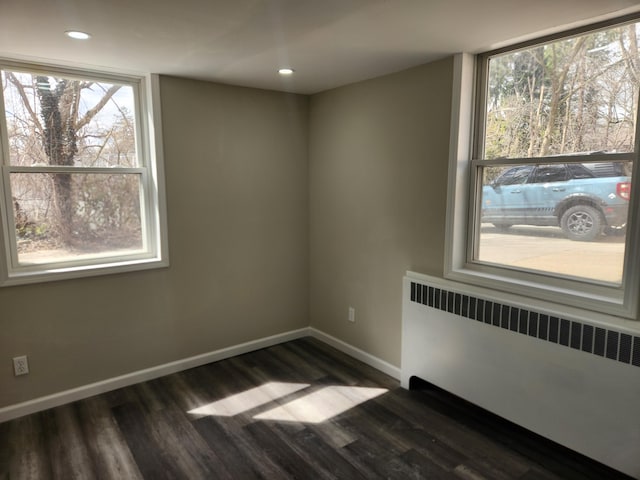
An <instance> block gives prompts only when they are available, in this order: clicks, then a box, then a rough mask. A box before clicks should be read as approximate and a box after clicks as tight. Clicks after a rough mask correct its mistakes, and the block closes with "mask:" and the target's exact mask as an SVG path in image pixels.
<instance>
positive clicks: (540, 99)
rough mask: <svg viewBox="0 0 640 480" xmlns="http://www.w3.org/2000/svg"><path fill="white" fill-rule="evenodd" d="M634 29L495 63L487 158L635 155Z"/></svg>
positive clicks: (489, 81) (511, 55)
mask: <svg viewBox="0 0 640 480" xmlns="http://www.w3.org/2000/svg"><path fill="white" fill-rule="evenodd" d="M637 29H638V27H637V24H636V23H632V24H630V25H624V26H619V27H614V28H609V29H605V30H600V31H597V32H593V33H589V34H586V35H580V36H574V37H571V38H566V39H562V40H558V41H554V42H549V43H545V44H542V45H537V46H534V47H529V48H524V49H520V50H517V51H510V52H507V53H503V54H499V55H495V56H491V57H490V58H489V68H488V76H487V96H486V103H485V108H484V110H485V111H486V116H485V122H484V123H485V136H484V138H483V139H482V141H483V151H484V153H483V155H482V158H486V159H493V158H530V157H545V156H551V155H564V154H570V153H571V154H575V153H581V152H618V153H622V152H633V151H634V150H635V125H636V105H637V102H638V73H639V70H638V68H639V66H638V64H639V62H638V40H637V37H638V32H637Z"/></svg>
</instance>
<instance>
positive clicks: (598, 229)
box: [481, 162, 631, 241]
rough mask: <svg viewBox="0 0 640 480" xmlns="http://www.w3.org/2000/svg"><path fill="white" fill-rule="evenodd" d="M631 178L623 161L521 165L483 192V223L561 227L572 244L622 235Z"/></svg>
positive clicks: (513, 168)
mask: <svg viewBox="0 0 640 480" xmlns="http://www.w3.org/2000/svg"><path fill="white" fill-rule="evenodd" d="M630 194H631V177H629V176H627V175H626V174H625V168H624V165H623V163H621V162H612V163H592V164H589V163H584V164H582V163H566V164H549V165H519V166H515V167H512V168H509V169H508V170H506V171H505V172H503V173H502V174H501V175H500V176H499V177H498V178H497V179H496V180H495V181H493V182H492V183H491V184H489V185H485V186H483V188H482V209H481V215H482V216H481V221H482V222H483V223H493V224H494V225H495V226H496V227H498V228H501V229H506V228H509V227H511V226H512V225H538V226H559V227H560V228H562V230H563V231H564V233H565V234H566V235H567V237H568V238H570V239H571V240H581V241H592V240H596V239H597V238H598V237H599V236H600V235H601V234H602V233H603V232H606V233H613V232H624V228H625V227H626V223H627V213H628V211H629V197H630Z"/></svg>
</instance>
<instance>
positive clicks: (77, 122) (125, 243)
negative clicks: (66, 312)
mask: <svg viewBox="0 0 640 480" xmlns="http://www.w3.org/2000/svg"><path fill="white" fill-rule="evenodd" d="M14 65H15V68H13V67H14ZM1 75H2V107H3V112H4V115H3V118H1V119H0V121H2V122H3V124H2V129H1V131H2V133H3V136H5V138H4V139H3V145H4V146H6V150H5V151H3V160H2V177H3V181H2V182H0V189H1V190H2V196H3V198H4V201H3V202H2V207H1V208H2V209H3V210H2V212H1V213H2V218H3V222H4V225H3V233H4V241H3V242H2V243H3V244H4V247H5V250H6V252H5V255H4V257H5V258H6V262H4V264H2V263H0V266H1V267H2V269H0V270H2V273H3V277H4V280H3V281H4V282H7V281H8V280H10V279H12V278H15V279H17V280H16V282H17V283H21V279H25V278H27V277H29V279H30V280H29V281H34V280H33V279H34V278H36V277H37V276H38V275H42V276H43V277H47V279H50V278H51V276H52V275H54V276H55V274H52V273H51V272H56V271H58V272H61V271H62V270H64V274H65V275H67V276H74V275H73V272H76V273H79V274H83V275H85V274H89V273H87V272H89V271H90V269H93V270H94V271H95V273H94V274H97V273H98V272H99V271H106V269H109V268H112V269H113V268H115V269H117V268H119V266H125V265H133V264H136V265H140V268H150V267H144V266H143V263H145V262H146V263H147V264H148V265H152V264H153V263H154V262H157V264H158V265H160V264H165V262H166V261H165V260H163V259H162V258H161V256H162V248H161V246H160V240H161V238H160V237H161V232H160V229H161V224H160V222H161V220H160V219H161V218H163V214H162V212H161V210H160V204H159V199H158V192H159V188H160V186H159V185H158V184H157V183H154V182H155V180H156V179H157V170H156V168H157V163H156V162H155V156H152V152H153V144H152V139H151V138H150V137H149V135H148V133H144V129H143V128H142V127H141V126H142V125H145V122H144V121H143V120H144V119H145V117H146V118H151V117H150V116H149V115H148V114H149V113H150V111H148V108H149V107H148V105H147V104H146V103H145V102H144V101H142V100H141V96H142V83H143V79H140V78H130V77H119V76H117V75H112V74H109V75H104V77H103V76H102V75H101V74H99V73H95V72H90V73H89V72H87V73H84V72H79V71H73V70H67V69H65V70H59V71H58V70H57V69H54V68H51V69H46V70H45V69H42V68H40V67H38V66H33V67H30V66H28V65H22V64H17V63H16V64H11V65H10V66H8V67H6V68H2V69H1ZM8 283H11V282H8Z"/></svg>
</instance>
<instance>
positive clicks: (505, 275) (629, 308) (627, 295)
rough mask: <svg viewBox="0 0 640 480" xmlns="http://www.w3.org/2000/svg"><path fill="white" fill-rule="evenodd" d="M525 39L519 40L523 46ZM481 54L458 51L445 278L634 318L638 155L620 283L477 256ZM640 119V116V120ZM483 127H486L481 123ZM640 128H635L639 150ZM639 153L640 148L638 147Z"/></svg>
mask: <svg viewBox="0 0 640 480" xmlns="http://www.w3.org/2000/svg"><path fill="white" fill-rule="evenodd" d="M631 20H636V21H637V20H639V18H638V16H637V15H635V16H627V17H623V18H619V19H616V20H608V21H606V22H600V23H594V24H592V25H589V26H586V27H582V28H580V29H575V30H570V31H566V32H562V33H561V34H560V35H556V36H555V38H556V39H557V38H561V37H564V36H566V35H571V34H578V33H585V32H588V31H591V30H596V29H598V28H603V27H606V26H613V25H615V24H618V23H622V22H628V21H631ZM548 41H551V37H544V38H540V39H538V40H537V41H532V42H530V43H531V44H532V45H533V44H537V43H541V42H542V43H544V42H548ZM521 46H522V45H520V47H521ZM478 63H479V62H478V57H477V56H475V55H472V54H469V53H461V54H457V55H456V56H455V57H454V68H453V95H452V112H451V115H452V116H451V132H450V146H449V176H448V195H447V216H446V226H445V229H446V241H445V262H444V276H445V278H448V279H451V280H455V281H458V282H461V283H467V284H472V285H477V286H480V287H486V288H490V289H493V290H496V291H502V292H507V293H510V294H517V295H520V296H523V297H526V298H527V300H528V301H533V302H534V303H537V304H539V305H540V307H541V308H542V307H545V308H549V305H553V306H554V308H555V309H556V310H557V311H558V312H559V313H564V312H567V311H568V310H571V311H574V312H575V311H576V309H577V310H578V311H579V312H580V314H581V315H583V317H584V318H589V319H593V320H596V321H598V320H603V319H604V321H605V322H606V323H614V324H616V323H617V324H626V323H627V322H628V321H629V320H635V319H636V318H637V317H636V316H637V309H638V292H639V288H640V268H639V266H638V258H639V255H640V249H639V247H638V243H640V221H637V220H638V214H639V213H640V194H639V193H640V192H639V191H638V190H639V189H640V180H639V176H640V167H639V166H638V163H640V162H639V161H637V160H636V161H634V165H633V172H632V187H631V199H630V203H629V221H628V225H627V234H626V235H627V240H626V248H625V258H624V274H623V280H622V284H621V286H620V287H616V286H610V285H605V284H596V283H594V282H588V281H580V280H576V279H569V278H561V277H559V276H554V275H545V274H542V273H541V274H537V273H535V272H531V271H524V270H517V269H514V268H500V267H496V266H492V265H486V264H481V263H479V262H474V261H473V260H472V259H473V246H474V241H475V240H474V215H473V212H472V208H473V206H474V205H475V202H474V201H473V198H474V197H475V196H476V189H477V188H478V183H479V180H478V179H477V178H476V169H475V168H474V167H473V164H474V160H473V159H472V154H473V153H472V152H473V142H474V135H477V134H478V129H476V126H475V117H476V115H475V113H476V112H475V111H474V110H475V108H476V101H477V97H476V96H477V94H478V92H477V91H476V89H477V88H478V87H477V85H478V83H480V82H478V80H477V77H478V68H479V67H478ZM639 123H640V122H639ZM480 130H481V129H480ZM639 137H640V134H638V133H636V139H635V141H636V152H638V143H639V142H640V138H639ZM636 155H637V153H636Z"/></svg>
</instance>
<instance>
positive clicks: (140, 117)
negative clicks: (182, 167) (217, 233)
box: [0, 58, 169, 287]
mask: <svg viewBox="0 0 640 480" xmlns="http://www.w3.org/2000/svg"><path fill="white" fill-rule="evenodd" d="M0 68H2V69H5V70H11V69H14V70H17V71H24V72H29V73H38V72H42V73H44V74H54V75H55V74H59V75H61V76H66V77H71V78H74V77H76V78H82V79H86V78H91V79H95V80H97V81H105V82H113V83H119V84H125V85H130V86H132V87H133V90H134V96H135V102H136V128H137V132H139V134H137V135H136V137H137V138H136V142H137V143H136V147H137V155H138V159H139V160H138V162H139V167H135V168H116V169H112V168H93V167H38V168H37V169H36V168H31V167H18V166H12V165H10V162H9V147H8V132H7V128H6V127H7V126H6V117H5V112H4V101H0V287H3V286H13V285H21V284H29V283H38V282H49V281H56V280H65V279H71V278H79V277H89V276H97V275H106V274H113V273H123V272H130V271H136V270H147V269H152V268H162V267H167V266H169V249H168V234H167V213H166V198H165V187H164V185H165V180H164V160H163V149H162V138H161V132H162V127H161V113H160V82H159V76H158V75H155V74H130V73H121V72H105V71H99V70H93V69H87V68H75V67H68V66H59V65H49V64H33V63H27V62H22V61H16V60H12V59H4V58H0ZM0 100H2V92H1V91H0ZM49 171H51V172H57V173H106V172H107V171H108V172H109V173H137V174H139V175H140V178H141V184H142V189H141V190H142V193H141V207H142V212H141V213H142V215H143V217H142V222H143V245H144V246H145V248H144V250H143V251H141V252H136V253H132V254H122V255H103V256H101V255H95V256H92V257H90V258H88V259H76V260H68V261H61V262H51V263H43V264H38V265H20V264H19V263H18V255H17V242H16V240H17V239H16V234H15V232H16V228H15V219H14V215H13V202H12V199H11V190H10V183H9V176H10V174H11V173H14V172H15V173H19V172H33V173H45V172H49Z"/></svg>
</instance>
